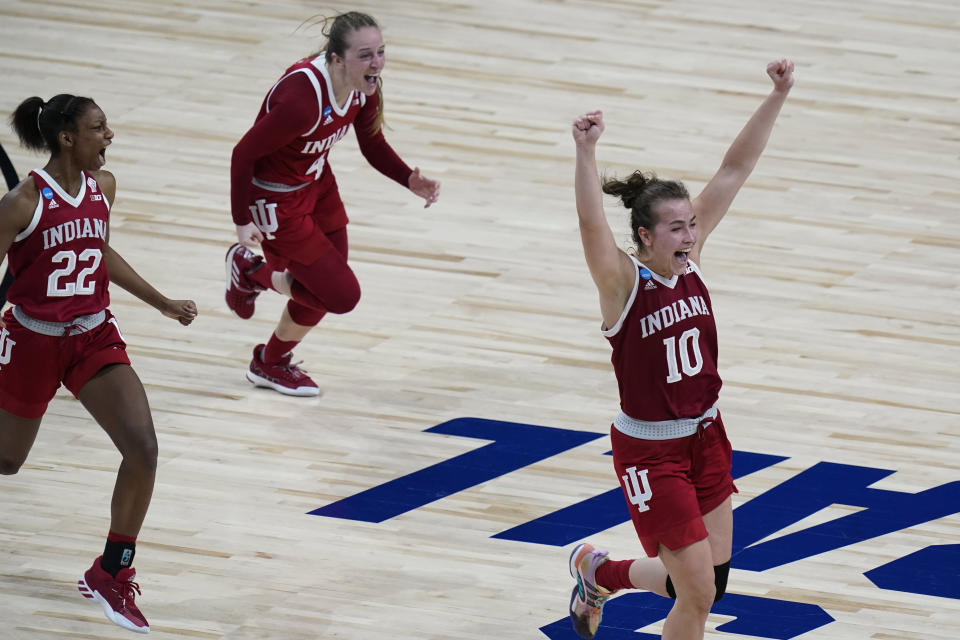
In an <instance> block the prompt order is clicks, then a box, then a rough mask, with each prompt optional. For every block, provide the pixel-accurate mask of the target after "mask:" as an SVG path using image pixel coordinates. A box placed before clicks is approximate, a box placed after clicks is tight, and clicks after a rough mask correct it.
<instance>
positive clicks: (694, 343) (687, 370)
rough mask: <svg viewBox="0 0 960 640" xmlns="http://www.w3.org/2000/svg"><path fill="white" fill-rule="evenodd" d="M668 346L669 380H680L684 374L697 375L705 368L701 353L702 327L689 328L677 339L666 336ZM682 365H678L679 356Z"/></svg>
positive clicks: (665, 343) (665, 340) (665, 342)
mask: <svg viewBox="0 0 960 640" xmlns="http://www.w3.org/2000/svg"><path fill="white" fill-rule="evenodd" d="M663 344H664V346H666V348H667V382H679V381H680V379H681V378H683V375H681V374H680V372H681V370H682V371H683V373H684V374H685V375H687V376H695V375H697V374H698V373H700V370H701V369H703V356H701V355H700V329H697V328H696V327H694V328H693V329H687V330H686V331H684V332H683V333H682V334H681V335H680V339H679V340H677V339H676V338H675V337H674V336H670V337H669V338H664V340H663ZM678 355H679V356H680V357H679V360H680V367H679V368H678V367H677V359H678V358H677V356H678Z"/></svg>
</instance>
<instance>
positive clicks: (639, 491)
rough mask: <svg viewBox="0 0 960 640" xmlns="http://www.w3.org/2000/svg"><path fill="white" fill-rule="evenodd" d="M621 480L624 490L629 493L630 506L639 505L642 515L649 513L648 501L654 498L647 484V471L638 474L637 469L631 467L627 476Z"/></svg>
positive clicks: (623, 476)
mask: <svg viewBox="0 0 960 640" xmlns="http://www.w3.org/2000/svg"><path fill="white" fill-rule="evenodd" d="M620 478H621V479H622V480H623V488H624V490H626V492H627V498H629V499H630V504H635V505H637V510H638V511H640V512H641V513H642V512H644V511H649V510H650V507H648V506H647V500H649V499H650V498H652V497H653V490H652V489H651V488H650V483H649V482H647V469H643V470H641V471H640V472H639V473H637V468H636V467H630V468H629V469H627V473H626V475H622V476H620Z"/></svg>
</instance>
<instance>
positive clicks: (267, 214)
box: [250, 198, 280, 240]
mask: <svg viewBox="0 0 960 640" xmlns="http://www.w3.org/2000/svg"><path fill="white" fill-rule="evenodd" d="M250 215H251V216H252V217H253V223H254V224H255V225H257V228H259V229H260V231H263V233H264V235H266V236H267V239H268V240H273V238H274V235H273V232H274V231H276V230H277V229H278V228H279V226H280V225H279V223H278V222H277V203H276V202H270V203H268V202H267V201H266V200H265V199H263V198H257V199H256V200H255V201H254V204H252V205H250Z"/></svg>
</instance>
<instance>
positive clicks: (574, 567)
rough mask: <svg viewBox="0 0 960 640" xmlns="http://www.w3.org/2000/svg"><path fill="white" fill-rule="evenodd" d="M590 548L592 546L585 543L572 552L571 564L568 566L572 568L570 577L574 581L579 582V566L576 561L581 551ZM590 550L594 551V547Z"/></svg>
mask: <svg viewBox="0 0 960 640" xmlns="http://www.w3.org/2000/svg"><path fill="white" fill-rule="evenodd" d="M589 546H590V545H588V544H587V543H586V542H584V543H581V544H578V545H577V546H576V547H574V549H573V551H571V552H570V562H569V563H568V564H569V567H570V577H571V578H573V579H574V580H577V564H576V562H575V559H576V557H577V555H578V554H579V553H580V550H581V549H583V548H584V547H589ZM590 548H591V549H593V547H590Z"/></svg>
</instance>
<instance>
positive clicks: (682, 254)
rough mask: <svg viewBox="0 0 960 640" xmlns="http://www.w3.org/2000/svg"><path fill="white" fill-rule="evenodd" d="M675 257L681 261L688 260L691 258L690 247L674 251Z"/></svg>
mask: <svg viewBox="0 0 960 640" xmlns="http://www.w3.org/2000/svg"><path fill="white" fill-rule="evenodd" d="M673 257H674V259H675V260H679V261H680V262H687V260H689V259H690V249H685V250H683V251H674V252H673Z"/></svg>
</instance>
